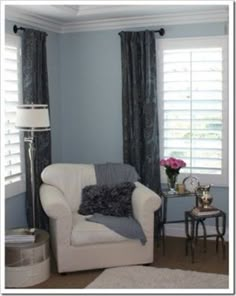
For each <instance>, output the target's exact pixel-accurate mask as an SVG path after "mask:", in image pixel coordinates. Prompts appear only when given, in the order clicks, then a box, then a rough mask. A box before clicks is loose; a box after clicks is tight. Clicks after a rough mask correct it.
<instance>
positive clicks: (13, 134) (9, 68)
mask: <svg viewBox="0 0 236 296" xmlns="http://www.w3.org/2000/svg"><path fill="white" fill-rule="evenodd" d="M21 76H22V74H21V39H20V37H18V36H12V35H6V42H5V57H4V103H5V185H6V186H5V189H6V197H10V196H13V195H16V194H19V193H21V192H24V191H25V181H24V165H23V159H24V158H23V144H22V143H23V141H22V134H21V133H20V131H19V130H17V129H16V128H15V120H16V106H17V105H18V104H19V103H20V102H21V100H22V93H21V92H22V90H21V83H22V82H21Z"/></svg>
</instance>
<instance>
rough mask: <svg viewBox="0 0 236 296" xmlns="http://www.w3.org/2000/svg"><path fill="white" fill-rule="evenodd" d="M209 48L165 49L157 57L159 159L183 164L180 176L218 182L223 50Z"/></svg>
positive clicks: (222, 145)
mask: <svg viewBox="0 0 236 296" xmlns="http://www.w3.org/2000/svg"><path fill="white" fill-rule="evenodd" d="M198 41H199V40H198ZM211 43H212V44H209V42H206V43H205V42H204V41H202V42H197V43H196V44H194V42H193V43H190V44H191V45H190V44H186V43H185V42H182V44H180V43H179V44H178V46H166V47H165V45H164V46H163V47H162V50H161V52H159V61H160V62H161V65H160V68H161V72H162V73H161V75H160V77H161V84H162V87H161V90H162V91H161V93H160V96H161V100H162V108H161V110H162V153H163V157H164V158H167V157H170V156H173V157H177V158H181V159H183V160H184V161H185V162H186V163H187V166H186V168H184V169H181V172H182V173H188V174H189V173H192V174H194V175H196V174H200V175H201V174H204V175H219V176H222V175H223V170H224V165H225V163H224V162H225V161H227V158H226V159H224V158H225V154H226V151H224V150H226V145H225V144H226V143H227V130H226V129H225V126H226V124H225V119H224V117H225V115H226V112H225V111H226V110H225V100H227V97H226V90H225V89H226V87H225V85H226V83H227V81H226V80H227V78H226V77H227V75H226V72H227V71H226V50H225V48H224V44H223V43H222V45H221V44H220V42H216V44H215V45H214V42H211ZM189 45H190V46H189ZM159 85H160V83H159Z"/></svg>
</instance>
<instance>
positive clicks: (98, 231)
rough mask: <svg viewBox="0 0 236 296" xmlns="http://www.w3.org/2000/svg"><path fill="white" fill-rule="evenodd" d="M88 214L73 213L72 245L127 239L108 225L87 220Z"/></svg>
mask: <svg viewBox="0 0 236 296" xmlns="http://www.w3.org/2000/svg"><path fill="white" fill-rule="evenodd" d="M87 217H88V216H82V215H79V214H77V213H75V214H73V217H72V219H73V227H72V233H71V245H72V246H81V245H91V244H96V243H107V242H109V243H113V242H120V241H126V240H128V239H127V238H125V237H123V236H121V235H119V234H118V233H116V232H114V231H113V230H111V229H109V228H107V227H106V226H104V225H102V224H99V223H94V222H90V221H86V218H87Z"/></svg>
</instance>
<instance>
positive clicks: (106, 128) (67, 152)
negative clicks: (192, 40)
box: [6, 22, 228, 225]
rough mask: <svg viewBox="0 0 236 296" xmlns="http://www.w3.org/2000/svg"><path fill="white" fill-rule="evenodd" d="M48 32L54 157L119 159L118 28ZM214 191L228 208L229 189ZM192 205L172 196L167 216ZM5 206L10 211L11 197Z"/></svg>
mask: <svg viewBox="0 0 236 296" xmlns="http://www.w3.org/2000/svg"><path fill="white" fill-rule="evenodd" d="M12 24H13V23H10V22H7V28H10V29H12V27H11V26H12ZM135 30H137V29H135ZM165 30H166V35H165V36H164V38H179V37H197V36H213V35H224V34H227V26H226V24H225V23H212V24H209V23H206V24H192V25H191V24H188V25H176V26H165ZM48 33H49V35H48V45H47V46H48V72H49V88H50V105H51V122H52V124H51V125H52V157H53V162H72V163H101V162H108V161H113V162H119V161H122V159H123V153H122V112H121V110H122V104H121V92H122V84H121V51H120V38H119V35H118V33H119V31H118V30H109V31H96V32H80V33H69V34H62V35H58V34H55V33H50V32H48ZM157 38H159V36H157ZM212 194H213V196H214V204H215V206H218V207H220V208H222V209H223V210H225V211H226V212H227V213H228V188H223V187H221V188H213V189H212ZM13 199H16V198H12V200H13ZM7 203H8V201H7ZM192 205H193V202H192V201H191V199H188V200H187V199H183V200H180V199H175V200H173V201H171V202H170V203H169V209H168V217H170V218H171V219H179V215H181V216H182V215H183V211H184V209H185V208H186V209H189V208H190V207H192ZM6 210H7V211H8V213H7V215H9V216H11V215H13V216H14V206H13V201H11V207H8V205H7V206H6ZM15 210H16V211H17V212H18V209H17V203H16V206H15ZM8 225H11V222H8Z"/></svg>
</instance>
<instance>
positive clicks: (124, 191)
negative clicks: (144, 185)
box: [78, 182, 135, 217]
mask: <svg viewBox="0 0 236 296" xmlns="http://www.w3.org/2000/svg"><path fill="white" fill-rule="evenodd" d="M134 189H135V185H134V183H131V182H123V183H119V184H116V185H113V186H107V185H90V186H86V187H85V188H83V191H82V202H81V204H80V207H79V211H78V213H79V214H82V215H92V214H94V213H100V214H103V215H108V216H116V217H128V216H132V215H133V212H132V199H131V197H132V192H133V190H134Z"/></svg>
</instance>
